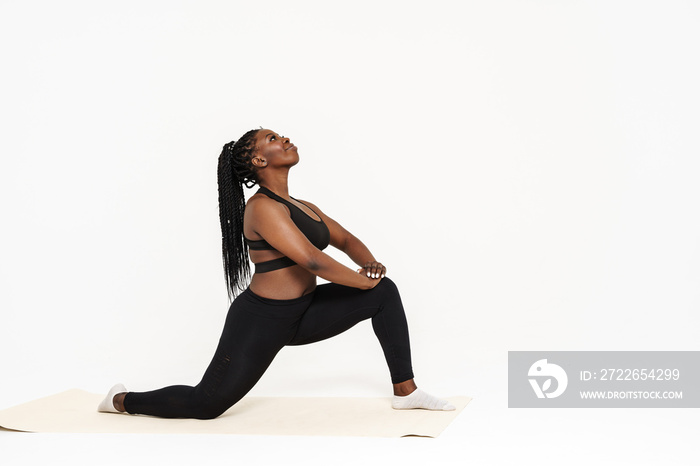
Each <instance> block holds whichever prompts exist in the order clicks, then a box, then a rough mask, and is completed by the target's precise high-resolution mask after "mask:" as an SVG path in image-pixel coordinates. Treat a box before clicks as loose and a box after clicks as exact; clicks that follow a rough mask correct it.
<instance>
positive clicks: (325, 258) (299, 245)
mask: <svg viewBox="0 0 700 466" xmlns="http://www.w3.org/2000/svg"><path fill="white" fill-rule="evenodd" d="M246 210H249V212H247V213H248V214H250V215H251V218H254V219H255V224H254V225H253V230H254V231H255V232H256V233H257V234H258V235H260V236H262V237H263V238H264V239H265V241H267V242H268V243H270V245H271V246H272V247H273V248H275V249H276V250H277V251H279V252H280V253H282V254H284V255H285V256H287V257H289V258H290V259H291V260H293V261H294V262H295V263H296V264H297V265H300V266H301V267H303V268H305V269H306V270H308V271H309V272H311V273H313V274H314V275H317V276H319V277H321V278H323V279H325V280H328V281H330V282H333V283H337V284H339V285H345V286H351V287H353V288H361V289H371V288H374V287H375V286H376V285H377V283H378V282H379V280H377V279H372V278H369V277H367V276H366V275H364V274H359V273H357V272H356V271H354V270H352V269H350V268H349V267H346V266H344V265H343V264H341V263H340V262H338V261H336V260H335V259H333V258H332V257H331V256H329V255H328V254H325V253H324V252H323V251H321V250H319V249H318V248H317V247H316V246H314V245H313V244H312V243H311V242H310V241H309V240H308V238H307V237H306V236H305V235H304V234H303V233H302V232H301V231H300V230H299V228H298V227H297V226H296V225H295V224H294V222H293V221H292V219H291V218H290V217H289V214H288V213H287V210H286V208H285V207H284V205H283V204H281V203H279V202H277V201H274V200H272V199H265V198H260V199H257V200H255V201H254V202H250V201H249V202H248V206H247V207H246ZM314 210H315V209H314ZM319 215H321V214H319ZM325 219H326V218H325V217H324V221H325ZM330 229H331V227H330V226H329V230H330ZM358 241H359V240H358ZM331 244H333V232H332V231H331ZM360 244H361V243H360ZM363 246H364V245H363ZM365 249H367V248H366V247H365ZM367 252H369V250H367ZM370 256H371V254H370Z"/></svg>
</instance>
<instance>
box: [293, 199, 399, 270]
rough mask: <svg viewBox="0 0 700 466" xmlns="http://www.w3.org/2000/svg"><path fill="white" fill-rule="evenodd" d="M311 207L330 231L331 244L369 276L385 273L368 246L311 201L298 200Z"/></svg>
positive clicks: (384, 268)
mask: <svg viewBox="0 0 700 466" xmlns="http://www.w3.org/2000/svg"><path fill="white" fill-rule="evenodd" d="M300 202H303V203H304V204H306V205H307V206H309V207H311V208H312V209H313V210H314V212H316V213H317V214H318V215H319V217H321V219H322V220H323V221H324V223H325V224H326V226H328V230H329V231H330V233H331V246H333V247H335V248H337V249H339V250H341V251H343V252H344V253H345V254H347V255H348V257H349V258H350V259H352V261H353V262H354V263H356V264H357V265H359V266H360V267H362V269H361V270H362V271H363V272H364V273H366V274H368V276H370V277H378V278H382V277H384V275H386V267H384V266H383V265H382V264H381V263H380V262H377V260H376V259H375V258H374V256H373V255H372V253H371V252H370V250H369V248H368V247H367V246H365V244H364V243H363V242H362V241H360V239H359V238H357V237H356V236H355V235H353V234H352V233H350V232H349V231H348V230H346V229H345V228H343V226H342V225H340V224H339V223H338V222H336V221H335V220H333V219H332V218H330V217H329V216H327V215H326V214H324V213H323V212H322V211H321V209H319V208H318V207H316V206H315V205H314V204H312V203H311V202H307V201H300Z"/></svg>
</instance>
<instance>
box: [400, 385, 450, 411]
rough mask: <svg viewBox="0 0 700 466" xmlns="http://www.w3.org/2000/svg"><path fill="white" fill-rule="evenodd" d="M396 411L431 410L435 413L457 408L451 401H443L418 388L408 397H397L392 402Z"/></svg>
mask: <svg viewBox="0 0 700 466" xmlns="http://www.w3.org/2000/svg"><path fill="white" fill-rule="evenodd" d="M391 407H392V408H394V409H430V410H433V411H453V410H454V409H455V406H454V405H453V404H451V403H450V402H449V401H446V400H441V399H440V398H436V397H434V396H432V395H429V394H427V393H425V392H424V391H423V390H421V389H420V388H416V389H415V390H414V391H413V392H411V394H409V395H406V396H396V395H394V399H393V400H392V402H391Z"/></svg>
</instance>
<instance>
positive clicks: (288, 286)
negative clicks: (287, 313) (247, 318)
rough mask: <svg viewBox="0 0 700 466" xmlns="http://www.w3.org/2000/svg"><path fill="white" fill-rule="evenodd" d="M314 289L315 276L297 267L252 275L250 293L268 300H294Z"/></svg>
mask: <svg viewBox="0 0 700 466" xmlns="http://www.w3.org/2000/svg"><path fill="white" fill-rule="evenodd" d="M315 289H316V275H314V274H312V273H310V272H308V271H306V270H304V269H303V268H302V267H300V266H298V265H293V266H291V267H285V268H283V269H278V270H273V271H271V272H265V273H256V274H253V279H252V280H251V281H250V291H252V292H253V293H255V294H256V295H258V296H262V297H263V298H269V299H294V298H299V297H301V296H304V295H305V294H309V293H311V292H312V291H313V290H315Z"/></svg>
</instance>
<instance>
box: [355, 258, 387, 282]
mask: <svg viewBox="0 0 700 466" xmlns="http://www.w3.org/2000/svg"><path fill="white" fill-rule="evenodd" d="M357 273H361V274H363V275H367V277H368V278H379V279H381V278H384V276H385V275H386V267H384V265H382V263H381V262H377V261H372V262H367V263H366V264H365V265H364V267H362V268H360V269H357Z"/></svg>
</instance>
